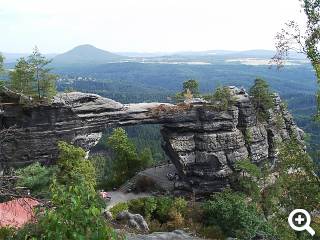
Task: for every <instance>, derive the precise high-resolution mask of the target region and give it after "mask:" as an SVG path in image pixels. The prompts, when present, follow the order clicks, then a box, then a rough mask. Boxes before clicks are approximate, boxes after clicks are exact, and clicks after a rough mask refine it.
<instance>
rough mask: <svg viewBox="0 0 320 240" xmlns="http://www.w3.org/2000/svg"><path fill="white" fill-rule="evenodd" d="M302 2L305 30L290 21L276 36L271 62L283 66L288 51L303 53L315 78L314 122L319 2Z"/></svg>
mask: <svg viewBox="0 0 320 240" xmlns="http://www.w3.org/2000/svg"><path fill="white" fill-rule="evenodd" d="M299 1H301V2H302V8H303V11H304V13H305V15H306V17H307V20H306V30H305V31H303V30H302V28H301V27H300V26H299V25H298V24H297V23H296V22H295V21H290V22H288V23H287V24H286V26H285V27H284V28H283V29H282V30H281V31H280V32H279V33H277V35H276V49H277V53H276V55H275V56H274V57H273V61H274V62H275V63H276V64H277V65H278V66H283V63H284V61H285V60H286V59H287V58H288V57H289V53H290V51H296V52H298V53H303V54H305V55H306V56H307V58H308V59H309V60H310V62H311V64H312V66H313V68H314V70H315V74H316V77H317V83H318V90H317V94H316V98H317V112H316V115H315V119H316V120H320V51H319V43H320V0H299Z"/></svg>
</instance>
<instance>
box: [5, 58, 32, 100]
mask: <svg viewBox="0 0 320 240" xmlns="http://www.w3.org/2000/svg"><path fill="white" fill-rule="evenodd" d="M9 76H10V80H11V81H10V83H11V84H10V85H11V88H12V89H13V90H14V91H17V92H19V93H23V94H25V95H29V96H35V95H36V91H35V89H34V73H33V71H32V69H31V68H30V64H29V63H28V62H27V60H26V59H25V58H20V59H19V60H18V62H17V64H16V66H15V68H14V70H13V71H12V72H10V73H9Z"/></svg>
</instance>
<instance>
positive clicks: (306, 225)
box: [288, 209, 315, 236]
mask: <svg viewBox="0 0 320 240" xmlns="http://www.w3.org/2000/svg"><path fill="white" fill-rule="evenodd" d="M288 223H289V225H290V227H291V228H292V229H293V230H295V231H298V232H301V231H304V230H306V231H307V232H309V233H310V235H311V236H314V235H315V231H314V230H313V228H312V227H310V223H311V216H310V214H309V213H308V212H307V211H306V210H304V209H295V210H293V211H292V212H291V213H290V215H289V217H288Z"/></svg>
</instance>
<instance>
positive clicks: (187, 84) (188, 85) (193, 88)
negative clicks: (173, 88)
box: [183, 79, 199, 96]
mask: <svg viewBox="0 0 320 240" xmlns="http://www.w3.org/2000/svg"><path fill="white" fill-rule="evenodd" d="M187 90H189V91H190V92H191V94H192V95H193V96H197V95H199V82H198V81H197V80H195V79H190V80H187V81H184V82H183V93H186V92H187Z"/></svg>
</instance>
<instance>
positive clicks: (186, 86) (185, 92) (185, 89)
mask: <svg viewBox="0 0 320 240" xmlns="http://www.w3.org/2000/svg"><path fill="white" fill-rule="evenodd" d="M199 95H200V94H199V82H198V81H197V80H195V79H190V80H187V81H184V82H183V84H182V92H179V93H177V94H176V95H175V97H174V98H175V100H176V101H178V102H181V101H184V100H185V99H186V98H192V97H198V96H199Z"/></svg>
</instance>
